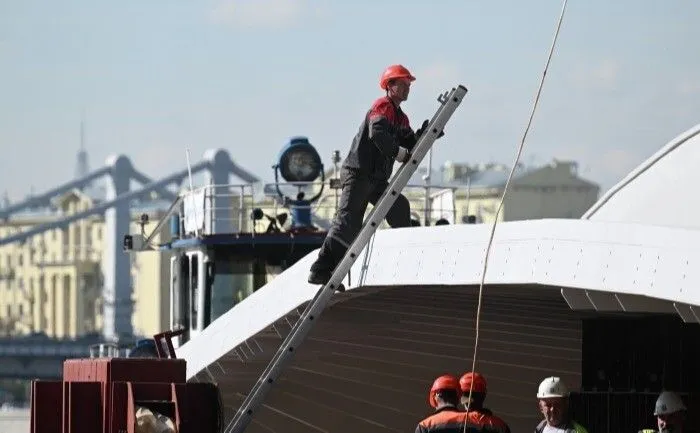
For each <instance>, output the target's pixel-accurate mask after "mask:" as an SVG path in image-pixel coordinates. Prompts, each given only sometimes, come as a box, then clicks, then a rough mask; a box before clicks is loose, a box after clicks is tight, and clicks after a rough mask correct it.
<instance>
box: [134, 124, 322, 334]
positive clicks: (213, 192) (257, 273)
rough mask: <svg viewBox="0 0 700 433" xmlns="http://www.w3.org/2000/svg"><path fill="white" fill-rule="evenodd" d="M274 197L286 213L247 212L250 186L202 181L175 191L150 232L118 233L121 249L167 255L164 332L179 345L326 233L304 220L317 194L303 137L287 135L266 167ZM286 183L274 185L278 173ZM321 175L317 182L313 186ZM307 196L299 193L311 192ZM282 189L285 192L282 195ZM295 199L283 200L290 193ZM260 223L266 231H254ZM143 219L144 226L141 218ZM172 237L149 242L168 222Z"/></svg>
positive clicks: (316, 164)
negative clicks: (200, 184) (172, 333)
mask: <svg viewBox="0 0 700 433" xmlns="http://www.w3.org/2000/svg"><path fill="white" fill-rule="evenodd" d="M273 169H274V172H275V184H274V188H273V189H267V188H266V189H265V192H266V193H268V194H269V193H271V192H272V191H271V190H273V191H274V194H275V195H276V200H277V201H278V202H279V203H280V204H281V205H282V207H284V208H287V209H289V212H290V213H291V221H290V224H289V225H288V228H286V229H285V228H284V226H285V223H286V222H287V219H288V216H287V214H286V213H277V214H276V215H268V214H266V213H265V212H264V211H263V209H262V208H260V207H255V203H254V200H252V198H251V197H252V196H254V195H255V191H253V190H252V185H250V184H245V185H231V184H227V183H225V182H221V183H210V184H209V185H206V186H204V187H200V188H196V189H192V190H190V191H186V192H184V193H182V194H180V195H179V196H178V197H177V198H176V199H175V201H174V202H173V204H172V205H171V207H170V209H169V211H168V212H167V214H166V215H165V216H164V217H163V218H162V219H161V220H160V221H159V222H158V224H157V225H156V227H155V228H154V230H153V231H152V232H151V234H150V235H146V233H145V232H144V231H143V229H142V230H141V233H132V234H127V235H125V236H124V243H123V247H124V250H125V251H133V252H138V251H168V252H171V253H172V256H171V263H170V272H171V279H170V318H171V321H170V327H171V329H182V330H184V333H183V334H182V335H181V336H180V337H177V339H176V341H175V344H177V345H180V344H183V343H184V342H185V341H187V340H188V339H190V338H192V337H193V336H194V335H196V334H198V333H199V332H201V331H202V330H203V329H204V328H206V327H207V326H208V325H209V324H210V323H211V322H212V321H214V320H215V319H216V318H218V317H219V316H220V315H222V314H223V313H225V312H226V311H228V310H229V309H231V308H232V307H233V305H234V304H235V303H236V302H239V301H240V300H242V299H243V298H245V297H246V296H248V295H249V294H250V293H252V292H253V291H255V290H257V289H258V288H259V287H261V286H262V285H264V284H265V283H266V280H267V274H268V272H269V271H270V269H274V268H278V269H280V270H281V269H284V268H285V267H287V266H289V265H291V264H293V263H294V262H296V261H297V260H299V259H300V258H302V257H304V256H305V255H306V254H308V253H309V252H311V251H313V250H315V249H317V248H319V247H320V245H321V243H322V242H323V239H324V237H325V235H326V232H325V231H323V230H321V229H319V228H318V227H316V226H314V225H313V223H312V218H311V217H312V212H311V206H312V204H313V203H314V202H315V201H317V200H318V199H319V198H320V197H321V195H322V193H323V190H324V183H325V175H324V172H323V164H322V162H321V157H320V156H319V154H318V152H317V151H316V149H315V148H314V147H313V146H312V145H311V143H310V142H309V140H308V139H307V138H306V137H293V138H291V139H290V140H289V142H288V143H287V144H286V145H285V146H284V148H283V149H282V151H281V152H280V155H279V157H278V162H277V164H276V165H274V166H273ZM280 175H281V176H282V178H283V179H284V180H285V181H286V182H284V183H282V182H280V181H279V176H280ZM319 177H321V182H320V183H317V182H315V181H316V180H317V179H318V178H319ZM318 186H320V188H318V191H316V192H315V193H314V192H313V191H311V193H312V194H313V195H312V197H311V198H310V199H306V198H305V196H306V193H307V192H308V191H309V190H313V189H314V187H318ZM285 191H286V192H285ZM293 191H295V192H296V193H295V197H294V198H290V197H289V195H290V192H293ZM264 220H267V227H266V228H264V229H262V230H261V229H259V226H260V225H264ZM144 222H146V221H144ZM168 223H169V226H170V232H171V235H172V238H171V239H170V240H169V241H167V242H163V243H160V244H156V243H154V237H155V234H156V233H158V232H159V231H160V230H161V228H162V227H163V226H164V225H166V224H168Z"/></svg>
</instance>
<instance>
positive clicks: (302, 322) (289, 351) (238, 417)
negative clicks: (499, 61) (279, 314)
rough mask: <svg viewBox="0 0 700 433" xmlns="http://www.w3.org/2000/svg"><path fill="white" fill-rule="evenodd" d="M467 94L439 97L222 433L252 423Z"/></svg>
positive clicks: (457, 91)
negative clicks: (337, 259)
mask: <svg viewBox="0 0 700 433" xmlns="http://www.w3.org/2000/svg"><path fill="white" fill-rule="evenodd" d="M466 93H467V89H466V87H464V86H462V85H459V86H458V87H457V88H453V89H452V91H451V92H450V93H449V94H447V93H446V95H447V96H445V95H441V98H438V100H439V101H440V102H441V106H440V107H439V108H438V110H437V111H436V113H435V115H434V116H433V118H432V119H431V120H430V122H429V124H428V127H427V128H426V130H425V131H424V133H423V134H422V135H421V137H420V138H419V139H418V142H417V143H416V145H415V146H414V149H413V152H412V153H411V155H410V159H409V160H408V161H406V162H405V163H404V164H403V165H402V166H401V167H400V169H399V170H398V171H397V173H396V174H395V175H394V177H393V179H392V180H391V182H390V183H389V186H388V187H387V188H386V190H385V191H384V193H383V194H382V196H381V197H380V198H379V200H378V201H377V205H376V206H374V208H373V209H372V210H371V212H370V214H369V215H368V217H367V219H366V221H365V223H364V224H363V227H362V229H361V230H360V233H359V234H358V235H357V237H356V238H355V240H354V241H353V242H352V244H351V245H350V247H349V248H348V250H347V251H346V252H345V255H344V257H343V259H342V260H341V261H340V263H339V264H338V265H337V266H336V268H335V270H334V272H333V274H332V276H331V278H330V280H329V281H328V283H326V284H325V285H324V286H323V287H322V288H321V289H320V290H319V291H318V292H317V293H316V295H315V296H314V298H313V299H312V301H311V302H309V304H308V305H307V306H306V308H305V310H304V312H303V313H302V315H301V316H300V317H299V319H298V321H297V323H296V324H295V325H294V328H293V329H292V330H291V332H290V333H289V334H288V335H287V337H286V338H285V340H284V341H283V342H282V344H281V346H280V347H279V349H278V351H277V353H276V354H275V355H274V357H273V358H272V359H271V360H270V363H269V364H268V366H267V367H266V368H265V370H264V372H263V373H262V374H261V375H260V377H259V378H258V381H257V382H256V384H255V385H254V387H253V389H252V390H251V392H250V393H249V394H248V396H247V397H246V398H245V400H244V401H243V403H242V404H241V406H240V407H239V408H238V411H237V412H236V414H235V415H234V417H233V418H232V420H231V422H230V423H229V424H228V426H227V428H226V429H225V430H224V431H225V432H227V433H242V432H243V431H244V430H245V428H246V427H247V426H248V424H249V423H250V422H251V420H252V415H253V414H254V413H255V411H256V410H257V408H258V407H260V406H261V405H262V403H263V400H264V398H265V396H266V395H267V393H268V392H269V391H270V390H271V389H272V386H273V384H274V382H275V381H276V379H277V377H279V375H280V373H281V371H282V370H283V368H284V367H285V364H286V363H287V362H289V361H290V360H291V359H292V356H293V355H294V352H295V351H296V349H297V348H298V346H299V345H300V344H301V343H302V342H303V340H304V339H305V337H306V335H307V334H308V333H309V331H310V330H311V328H312V327H313V325H315V324H316V322H317V319H318V317H319V316H320V315H321V313H322V312H323V310H324V309H325V307H326V305H327V304H328V302H329V301H330V299H331V298H332V296H333V294H334V293H335V291H336V290H337V288H338V287H340V285H341V284H342V281H343V279H344V278H345V276H347V274H348V272H349V271H350V268H351V267H352V265H353V263H354V262H355V260H356V259H357V257H358V256H359V255H360V253H361V252H362V250H363V249H364V248H365V246H366V245H367V243H368V242H369V241H370V239H371V238H372V235H373V234H374V233H375V232H376V230H377V228H378V227H379V225H380V223H381V222H382V221H383V220H384V218H385V217H386V215H387V214H388V213H389V210H390V209H391V207H392V206H393V205H394V202H395V201H396V199H397V198H398V195H399V193H400V192H401V191H402V190H403V188H404V187H405V186H406V185H407V184H408V182H409V180H410V178H411V176H413V174H414V173H415V171H416V170H417V168H418V164H419V163H420V162H421V161H422V159H423V158H424V157H425V155H426V154H427V153H428V151H429V150H430V148H431V147H432V145H433V143H434V142H435V140H436V139H437V136H438V134H439V133H440V132H441V131H442V130H443V129H444V127H445V125H446V124H447V122H448V120H449V119H450V118H451V117H452V114H453V113H454V112H455V111H456V109H457V107H458V106H459V105H460V103H461V102H462V99H463V98H464V96H465V95H466Z"/></svg>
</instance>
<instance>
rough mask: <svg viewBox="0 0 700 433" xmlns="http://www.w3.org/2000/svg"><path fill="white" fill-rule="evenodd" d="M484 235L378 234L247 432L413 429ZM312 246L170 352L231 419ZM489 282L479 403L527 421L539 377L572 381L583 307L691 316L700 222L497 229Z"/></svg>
mask: <svg viewBox="0 0 700 433" xmlns="http://www.w3.org/2000/svg"><path fill="white" fill-rule="evenodd" d="M489 230H490V226H489V225H486V224H479V225H452V226H433V227H416V228H405V229H392V230H380V231H378V232H377V234H376V236H375V239H374V242H373V243H370V246H369V248H368V250H366V251H365V252H363V253H362V254H361V255H360V257H359V258H358V260H357V261H356V262H355V264H354V266H353V269H352V271H351V273H350V278H349V281H346V286H347V287H348V290H347V291H346V292H345V293H342V294H336V295H334V300H333V305H332V306H330V307H329V308H327V309H326V311H325V312H324V313H323V316H322V317H321V318H320V321H319V322H318V323H317V325H316V327H315V328H314V329H313V330H312V331H311V333H310V334H309V336H308V338H307V340H306V341H305V342H304V344H303V345H302V347H301V348H300V350H299V351H298V353H297V354H296V356H295V357H294V360H293V362H292V365H290V366H289V367H288V368H287V369H286V370H285V372H284V374H283V375H282V377H281V378H280V380H279V381H278V383H277V384H276V386H275V387H274V388H273V390H272V392H271V394H270V395H269V396H268V399H267V400H266V405H265V407H264V408H263V409H261V410H262V412H261V413H259V414H258V415H257V416H256V417H255V418H254V420H253V424H251V426H250V427H249V428H248V429H247V431H249V432H252V433H257V432H285V433H296V432H308V431H320V432H339V431H364V432H374V431H377V432H380V431H381V432H385V431H397V432H398V431H406V430H407V429H410V428H414V427H415V423H416V422H418V421H419V419H420V418H421V415H422V414H424V413H427V412H428V411H429V409H428V408H427V406H426V403H425V390H426V389H428V387H429V385H430V382H431V381H432V379H433V378H434V377H436V376H437V375H439V374H442V372H451V373H453V374H460V372H462V371H465V370H466V369H468V368H469V366H470V365H471V355H472V352H471V351H472V350H473V337H474V313H475V310H476V300H477V299H476V296H477V290H476V289H475V286H477V285H478V283H479V281H480V275H481V269H482V266H483V257H484V249H485V246H486V242H487V238H488V235H489ZM367 251H369V254H367ZM315 255H316V253H315V252H314V253H311V254H309V255H308V256H307V257H305V258H304V259H302V260H300V261H299V262H297V263H296V264H295V265H294V266H292V267H291V268H289V269H287V270H286V271H285V272H283V273H281V274H280V275H279V276H277V277H276V278H275V279H273V280H272V281H271V282H270V283H268V284H267V285H265V286H264V287H262V288H261V289H259V290H258V291H256V292H255V293H253V294H252V295H251V296H249V297H248V298H246V299H245V300H244V301H243V302H241V303H240V304H238V305H236V306H235V307H234V308H233V309H231V310H230V311H228V312H227V313H226V314H224V315H223V316H221V317H220V318H219V319H218V320H216V321H215V322H214V323H212V324H211V325H210V326H209V327H208V328H206V329H205V330H204V331H203V332H202V333H201V334H200V335H199V336H197V337H195V338H194V339H192V340H191V341H189V342H188V343H186V344H185V345H184V346H182V347H181V348H179V349H178V350H177V356H178V357H181V358H185V359H186V360H187V377H188V379H193V380H213V381H215V382H217V383H218V384H219V387H220V389H221V390H222V396H223V401H224V404H225V405H226V407H227V410H226V413H225V418H226V419H229V418H230V417H231V416H232V414H233V413H234V412H233V411H235V409H236V408H237V406H238V405H239V404H240V403H241V401H242V399H243V396H244V395H245V393H247V392H248V391H249V390H250V389H251V388H252V386H253V384H254V383H255V381H256V380H257V378H258V376H259V374H260V373H261V372H262V370H263V369H264V367H265V366H266V365H267V362H269V360H270V359H271V356H272V355H273V354H274V352H275V351H276V350H277V348H278V347H279V345H280V343H281V338H283V337H284V336H285V335H286V333H287V332H288V331H289V329H290V328H291V326H292V325H293V324H294V323H295V321H296V319H297V318H298V312H300V311H301V309H302V308H303V307H304V305H305V303H306V302H308V301H309V300H310V299H311V298H312V297H313V296H314V295H315V293H316V291H317V289H318V286H313V285H310V284H308V283H306V278H307V275H308V269H309V265H310V264H311V262H312V261H313V260H314V259H315ZM365 260H366V262H365ZM486 284H487V286H486V287H485V292H484V311H483V313H482V331H481V335H482V337H481V339H480V345H479V347H481V349H480V354H479V357H478V360H479V364H478V366H477V368H478V369H479V371H481V372H482V373H484V374H486V375H487V377H488V380H489V384H490V385H489V386H490V389H492V391H490V392H489V397H488V402H489V404H490V405H493V407H494V408H496V410H497V412H498V413H499V415H501V416H504V417H505V418H506V419H507V421H508V422H509V423H510V426H511V429H512V430H513V431H515V430H519V429H525V428H531V426H532V425H534V424H533V423H534V422H536V421H537V419H536V418H537V417H536V415H537V414H536V412H533V411H532V407H533V405H534V392H535V390H536V387H537V383H539V381H540V380H541V379H542V378H543V377H547V376H550V375H553V374H554V375H559V376H561V377H563V378H564V379H565V381H566V382H567V384H568V385H569V386H570V387H571V388H572V389H577V388H578V387H579V386H580V385H579V383H580V378H581V377H580V365H581V338H582V337H581V332H582V331H581V325H580V323H581V320H580V319H581V318H583V317H586V315H587V314H591V312H592V313H595V312H596V311H597V312H601V311H602V312H610V311H614V312H659V313H670V314H675V315H679V316H680V317H681V318H682V319H683V320H685V321H688V322H700V292H699V291H698V289H697V287H699V286H700V231H699V230H691V229H679V228H670V227H660V226H648V225H640V224H624V223H604V222H596V221H587V220H568V219H567V220H534V221H518V222H506V223H501V224H499V226H498V228H497V231H496V237H495V240H494V245H493V250H492V254H491V258H490V260H489V270H488V272H487V277H486ZM572 310H574V311H572ZM596 314H598V313H596ZM278 334H279V335H278ZM368 393H369V394H368Z"/></svg>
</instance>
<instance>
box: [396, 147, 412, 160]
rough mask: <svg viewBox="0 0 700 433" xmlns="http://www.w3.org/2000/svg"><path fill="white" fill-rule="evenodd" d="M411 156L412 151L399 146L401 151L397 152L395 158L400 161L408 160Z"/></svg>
mask: <svg viewBox="0 0 700 433" xmlns="http://www.w3.org/2000/svg"><path fill="white" fill-rule="evenodd" d="M410 156H411V153H410V152H409V151H408V149H406V148H405V147H401V146H399V151H398V152H397V153H396V156H395V157H394V159H396V161H398V162H406V161H408V158H409V157H410Z"/></svg>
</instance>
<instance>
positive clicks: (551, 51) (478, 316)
mask: <svg viewBox="0 0 700 433" xmlns="http://www.w3.org/2000/svg"><path fill="white" fill-rule="evenodd" d="M567 3H568V0H564V1H563V3H562V7H561V13H560V15H559V21H558V22H557V27H556V31H555V32H554V38H553V39H552V45H551V47H550V49H549V55H548V56H547V62H546V63H545V67H544V71H543V72H542V78H541V79H540V83H539V87H538V88H537V94H536V95H535V100H534V103H533V105H532V110H531V111H530V117H529V119H528V121H527V125H526V127H525V131H524V133H523V136H522V139H521V140H520V144H519V146H518V152H517V154H516V156H515V162H514V163H513V167H512V168H511V170H510V173H509V174H508V179H507V180H506V184H505V186H504V188H503V194H502V195H501V200H500V202H499V203H498V209H497V210H496V215H495V217H494V220H493V224H492V225H491V232H490V235H489V240H488V243H487V245H486V253H485V256H484V266H483V269H482V272H481V281H480V282H479V299H478V303H477V307H476V326H475V334H476V335H475V338H474V353H473V357H472V369H471V371H472V372H473V371H475V370H476V358H477V354H478V349H479V323H480V319H481V305H482V299H483V292H484V281H485V280H486V271H487V269H488V262H489V257H490V254H491V246H492V245H493V239H494V236H495V233H496V225H497V224H498V217H499V215H500V213H501V211H502V209H503V203H504V201H505V197H506V194H507V193H508V187H509V186H510V183H511V181H512V180H513V175H514V174H515V170H516V168H517V167H518V164H519V162H520V157H521V155H522V153H523V149H524V148H525V139H526V138H527V134H528V132H529V131H530V126H531V125H532V120H533V118H534V117H535V112H536V111H537V106H538V104H539V100H540V95H541V94H542V88H543V86H544V81H545V78H546V76H547V71H548V70H549V64H550V63H551V60H552V55H553V54H554V48H555V46H556V43H557V39H558V37H559V31H560V29H561V25H562V22H563V20H564V13H565V11H566V4H567ZM473 390H474V381H472V382H471V386H470V387H469V397H468V401H467V408H466V410H467V412H469V409H470V406H471V403H472V394H473ZM466 431H467V418H465V420H464V433H466Z"/></svg>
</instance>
